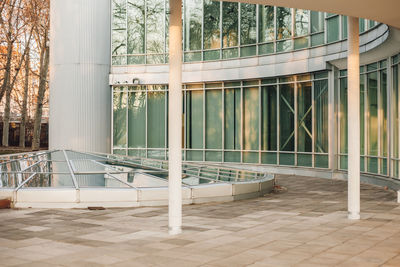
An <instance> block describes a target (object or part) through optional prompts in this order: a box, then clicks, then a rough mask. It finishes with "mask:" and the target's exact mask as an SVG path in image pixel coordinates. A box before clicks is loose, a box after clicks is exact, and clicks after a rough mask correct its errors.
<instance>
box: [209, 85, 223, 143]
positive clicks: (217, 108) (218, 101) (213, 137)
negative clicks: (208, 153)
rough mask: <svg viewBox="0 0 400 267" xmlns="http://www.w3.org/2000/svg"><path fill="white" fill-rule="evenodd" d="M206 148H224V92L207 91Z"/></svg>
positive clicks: (218, 90) (219, 90)
mask: <svg viewBox="0 0 400 267" xmlns="http://www.w3.org/2000/svg"><path fill="white" fill-rule="evenodd" d="M206 148H211V149H221V148H222V90H221V89H217V90H206Z"/></svg>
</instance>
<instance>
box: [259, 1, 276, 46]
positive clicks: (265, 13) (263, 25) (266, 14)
mask: <svg viewBox="0 0 400 267" xmlns="http://www.w3.org/2000/svg"><path fill="white" fill-rule="evenodd" d="M274 9H275V8H274V7H273V6H261V5H260V6H259V7H258V10H259V15H258V18H259V26H258V27H259V37H258V38H259V42H260V43H264V42H268V41H272V40H274V24H275V23H274V20H275V12H274Z"/></svg>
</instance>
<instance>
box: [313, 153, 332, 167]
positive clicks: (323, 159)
mask: <svg viewBox="0 0 400 267" xmlns="http://www.w3.org/2000/svg"><path fill="white" fill-rule="evenodd" d="M315 167H316V168H329V157H328V156H327V155H326V156H325V155H315Z"/></svg>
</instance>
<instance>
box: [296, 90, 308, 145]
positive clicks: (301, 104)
mask: <svg viewBox="0 0 400 267" xmlns="http://www.w3.org/2000/svg"><path fill="white" fill-rule="evenodd" d="M297 94H298V95H297V97H298V98H297V113H298V114H297V127H298V132H297V151H299V152H312V85H311V82H306V83H298V84H297Z"/></svg>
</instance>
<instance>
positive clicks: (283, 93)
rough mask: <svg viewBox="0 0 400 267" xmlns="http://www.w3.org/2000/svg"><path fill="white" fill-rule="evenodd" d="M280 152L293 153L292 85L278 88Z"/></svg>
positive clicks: (283, 85)
mask: <svg viewBox="0 0 400 267" xmlns="http://www.w3.org/2000/svg"><path fill="white" fill-rule="evenodd" d="M279 91H280V92H279V93H280V97H279V99H280V102H279V125H280V150H281V151H294V84H282V85H281V86H280V88H279Z"/></svg>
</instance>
